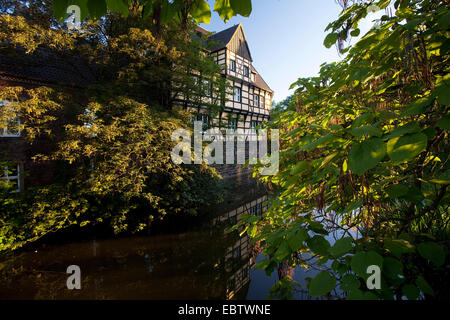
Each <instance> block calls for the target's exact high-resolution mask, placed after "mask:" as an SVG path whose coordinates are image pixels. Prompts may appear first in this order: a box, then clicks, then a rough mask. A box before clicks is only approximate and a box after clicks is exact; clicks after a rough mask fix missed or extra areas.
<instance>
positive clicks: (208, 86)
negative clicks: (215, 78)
mask: <svg viewBox="0 0 450 320" xmlns="http://www.w3.org/2000/svg"><path fill="white" fill-rule="evenodd" d="M202 82H203V92H204V93H205V95H206V96H207V97H211V96H212V83H211V82H210V81H209V80H206V79H203V81H202Z"/></svg>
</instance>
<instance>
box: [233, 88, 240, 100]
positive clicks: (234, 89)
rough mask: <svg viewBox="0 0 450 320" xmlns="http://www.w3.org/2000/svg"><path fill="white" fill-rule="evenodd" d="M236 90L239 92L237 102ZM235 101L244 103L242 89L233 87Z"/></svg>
mask: <svg viewBox="0 0 450 320" xmlns="http://www.w3.org/2000/svg"><path fill="white" fill-rule="evenodd" d="M236 89H237V90H239V91H238V92H239V99H238V100H236ZM233 101H234V102H239V103H242V88H241V87H237V86H234V87H233Z"/></svg>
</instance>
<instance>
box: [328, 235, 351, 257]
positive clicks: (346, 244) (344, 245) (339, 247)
mask: <svg viewBox="0 0 450 320" xmlns="http://www.w3.org/2000/svg"><path fill="white" fill-rule="evenodd" d="M352 244H353V239H352V238H350V237H345V238H342V239H339V240H337V241H336V243H335V244H334V245H333V246H332V247H331V248H330V250H329V251H330V254H331V255H333V256H334V257H340V256H342V255H344V254H346V253H348V252H349V251H350V250H351V249H352Z"/></svg>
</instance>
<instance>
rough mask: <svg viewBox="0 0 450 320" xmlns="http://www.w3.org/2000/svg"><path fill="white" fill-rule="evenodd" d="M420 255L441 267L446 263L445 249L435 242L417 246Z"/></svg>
mask: <svg viewBox="0 0 450 320" xmlns="http://www.w3.org/2000/svg"><path fill="white" fill-rule="evenodd" d="M417 250H418V251H419V253H420V255H421V256H422V257H424V258H425V259H427V260H429V261H431V262H433V263H434V264H435V265H436V266H437V267H440V266H442V265H443V264H444V262H445V251H444V249H443V248H442V247H441V246H440V245H438V244H436V243H434V242H423V243H421V244H419V245H418V246H417Z"/></svg>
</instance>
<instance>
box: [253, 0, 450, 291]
mask: <svg viewBox="0 0 450 320" xmlns="http://www.w3.org/2000/svg"><path fill="white" fill-rule="evenodd" d="M390 2H391V1H388V0H383V1H378V2H374V1H371V2H368V3H367V4H361V3H355V4H354V5H352V6H350V7H349V8H346V9H345V10H344V11H343V12H342V13H341V16H340V17H339V19H338V20H337V21H335V22H333V23H331V24H330V26H329V28H328V29H331V34H333V33H337V32H339V31H338V30H341V28H342V27H343V26H345V28H346V32H348V31H350V30H351V28H354V29H356V28H357V26H358V23H359V22H360V19H362V18H363V17H365V12H367V7H368V6H369V5H371V4H376V5H377V6H378V7H380V8H385V7H386V6H388V5H389V4H390ZM392 4H393V5H394V6H395V9H396V12H395V15H393V16H392V17H390V16H383V18H382V21H383V23H382V25H381V26H380V27H379V28H373V29H371V30H370V31H369V32H368V33H367V34H366V35H365V36H364V37H363V38H362V39H360V40H359V41H358V42H357V43H356V44H355V45H354V46H353V47H350V48H347V49H346V51H347V52H348V54H347V56H346V57H345V58H344V59H343V61H342V62H339V63H332V64H324V65H322V68H321V71H320V75H319V76H318V77H313V78H301V79H299V80H298V81H297V82H296V83H295V84H293V86H292V87H293V88H294V87H295V88H296V89H297V91H296V102H297V105H296V108H293V107H291V108H287V110H286V111H285V112H282V113H281V114H280V115H279V116H277V117H276V118H275V119H274V120H273V121H272V122H271V123H270V124H269V127H272V128H280V129H281V131H282V134H281V152H280V158H281V159H280V168H281V169H280V172H279V174H277V175H276V176H272V177H263V178H262V180H263V181H266V182H268V183H269V184H270V185H271V186H272V187H273V189H274V198H273V199H272V200H271V207H270V209H269V210H268V211H267V212H266V213H265V215H264V216H263V217H262V218H261V219H259V218H258V217H247V218H246V219H244V223H245V224H246V225H247V228H246V231H247V233H248V234H249V235H250V236H252V237H254V241H259V242H260V245H261V246H262V247H263V248H264V251H263V253H264V255H266V256H267V257H268V259H266V260H263V261H262V262H261V263H259V264H258V265H257V267H258V268H261V269H265V270H266V272H267V273H268V274H270V273H271V272H272V271H273V270H274V268H276V266H277V265H278V264H279V263H281V262H283V261H285V260H287V261H288V263H289V265H290V266H296V265H300V266H312V265H318V266H319V268H321V269H322V270H323V271H322V272H321V273H319V274H318V275H317V276H316V277H315V278H314V279H312V281H311V282H310V285H309V288H308V289H309V292H310V294H311V295H313V296H316V295H320V296H323V295H328V294H332V293H330V292H331V291H332V289H333V290H334V289H335V287H336V290H337V291H333V292H336V293H338V292H339V291H340V292H341V294H344V296H346V297H347V299H401V298H402V297H406V298H408V299H417V298H424V297H426V298H431V297H432V296H433V295H436V296H441V297H443V296H445V295H446V294H447V292H446V290H447V288H448V280H444V279H449V274H448V272H449V270H448V250H449V239H450V238H449V237H450V225H449V222H450V215H449V193H448V190H447V188H448V184H449V182H450V170H449V165H450V164H449V139H448V130H449V127H448V119H449V115H448V106H449V104H450V100H449V95H448V94H449V92H450V90H449V89H450V88H449V86H450V78H449V74H448V65H449V58H448V49H449V44H450V42H449V40H448V27H449V21H450V20H449V11H448V3H447V2H446V1H439V0H424V1H410V0H403V1H392ZM349 26H351V28H349ZM354 34H356V33H354ZM341 35H342V34H341ZM335 41H338V37H336V36H327V40H326V42H327V43H326V45H327V46H329V45H330V44H332V42H335ZM328 42H329V43H328ZM333 235H334V236H337V239H338V240H337V241H334V240H332V236H333ZM370 265H377V266H379V267H380V269H381V289H380V290H368V289H367V287H366V280H367V278H368V276H369V274H368V273H367V267H368V266H370ZM288 279H289V278H288ZM286 283H291V282H290V281H286V279H281V281H280V282H279V283H278V284H277V286H278V287H281V288H282V287H283V286H284V287H286V286H287V284H286ZM335 283H336V286H335ZM280 291H281V289H280Z"/></svg>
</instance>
